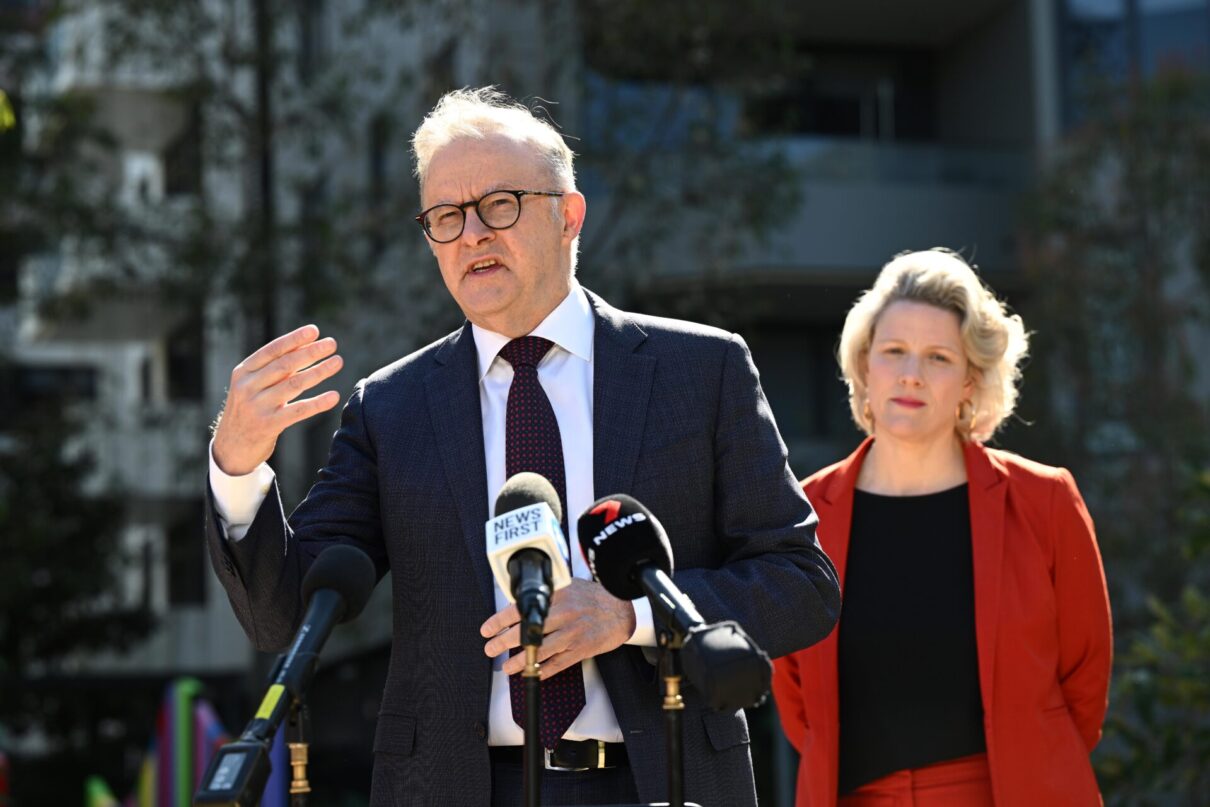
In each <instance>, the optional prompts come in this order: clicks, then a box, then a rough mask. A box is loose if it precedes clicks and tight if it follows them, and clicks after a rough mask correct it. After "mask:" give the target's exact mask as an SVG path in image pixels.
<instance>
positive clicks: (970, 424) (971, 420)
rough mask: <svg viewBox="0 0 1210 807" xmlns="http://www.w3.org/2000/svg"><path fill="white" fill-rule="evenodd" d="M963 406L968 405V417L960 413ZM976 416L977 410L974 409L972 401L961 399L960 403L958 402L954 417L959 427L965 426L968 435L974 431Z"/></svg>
mask: <svg viewBox="0 0 1210 807" xmlns="http://www.w3.org/2000/svg"><path fill="white" fill-rule="evenodd" d="M964 406H969V407H970V416H969V417H968V416H966V415H964V414H962V408H963V407H964ZM977 416H978V412H977V411H976V410H975V402H974V401H970V400H966V401H963V402H962V403H960V404H958V411H957V412H956V413H955V418H956V419H957V421H958V427H959V428H960V429H961V428H965V429H966V433H967V434H968V435H970V434H971V433H973V432H974V431H975V418H976V417H977Z"/></svg>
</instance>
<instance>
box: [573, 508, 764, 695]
mask: <svg viewBox="0 0 1210 807" xmlns="http://www.w3.org/2000/svg"><path fill="white" fill-rule="evenodd" d="M578 529H579V536H580V548H581V549H582V550H583V551H584V557H585V559H586V560H587V561H588V566H589V568H591V569H592V574H593V577H594V578H596V580H597V581H598V582H599V583H600V584H601V585H602V586H604V587H605V590H606V591H608V592H609V593H610V594H612V595H613V596H615V597H617V598H619V599H623V600H633V599H635V598H637V597H641V596H643V595H646V596H647V599H648V600H649V601H650V602H651V610H652V613H653V615H654V616H655V618H656V620H657V621H658V622H659V623H661V624H663V625H664V626H666V627H667V628H668V630H670V631H671V632H672V634H673V639H674V642H675V643H679V644H682V647H681V660H682V662H683V664H684V668H685V677H686V678H688V679H689V680H690V681H691V682H693V684H694V685H695V686H696V687H697V688H698V689H699V690H700V691H701V692H702V694H703V695H704V696H705V699H706V702H707V703H708V704H710V706H711V707H712V708H714V709H716V710H719V711H735V710H736V709H741V708H745V707H750V706H757V705H759V704H760V703H762V702H763V701H764V699H765V696H766V695H767V694H768V691H769V684H770V681H771V680H772V676H773V664H772V662H770V661H769V656H768V655H767V654H766V653H765V652H764V651H763V650H761V649H760V647H758V646H757V645H756V643H755V642H753V641H752V639H751V638H750V637H749V636H748V634H747V633H745V632H744V629H743V628H741V627H740V626H739V624H738V623H736V622H732V621H725V622H718V623H714V624H709V625H708V624H706V623H705V621H704V620H703V619H702V616H701V614H699V613H698V611H697V608H695V607H694V605H693V602H692V601H691V600H690V599H689V597H687V596H686V595H685V594H684V592H682V591H681V590H680V589H679V588H677V586H676V584H675V583H673V582H672V547H671V545H670V544H669V543H668V534H667V533H666V532H665V531H664V527H663V525H662V524H660V522H659V520H658V519H656V517H655V516H654V515H653V514H652V513H651V511H650V510H648V509H647V508H646V507H644V506H643V505H642V504H640V503H639V502H638V501H636V500H635V499H633V498H632V497H630V496H627V495H625V494H621V493H619V494H615V495H612V496H606V497H604V498H602V499H598V500H597V501H596V502H593V504H592V505H591V506H590V507H589V508H588V509H587V510H586V511H585V512H584V514H583V515H582V516H580V519H579V522H578Z"/></svg>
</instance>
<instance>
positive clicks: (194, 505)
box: [165, 499, 206, 606]
mask: <svg viewBox="0 0 1210 807" xmlns="http://www.w3.org/2000/svg"><path fill="white" fill-rule="evenodd" d="M202 508H203V504H202V500H201V499H197V500H194V501H191V502H189V504H188V505H187V506H185V507H183V508H181V515H180V517H178V518H177V519H176V520H175V521H174V522H173V523H172V524H171V525H170V526H169V527H168V531H167V540H168V547H167V552H166V553H165V555H166V557H167V559H168V605H169V606H180V605H204V604H205V602H206V557H205V555H206V542H205V539H204V538H203V535H202V518H203V515H202V513H203V509H202Z"/></svg>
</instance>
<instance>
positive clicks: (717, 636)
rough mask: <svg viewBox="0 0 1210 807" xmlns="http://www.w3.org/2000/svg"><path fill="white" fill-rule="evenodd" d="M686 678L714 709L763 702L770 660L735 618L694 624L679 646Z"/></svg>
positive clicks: (748, 707) (727, 709)
mask: <svg viewBox="0 0 1210 807" xmlns="http://www.w3.org/2000/svg"><path fill="white" fill-rule="evenodd" d="M681 663H682V665H683V666H684V670H685V678H687V679H688V680H689V682H690V683H691V684H693V686H695V687H696V688H697V689H698V691H699V692H701V694H702V697H703V698H704V699H705V701H706V703H707V704H708V705H709V706H710V708H711V709H713V710H715V711H716V712H734V711H736V710H737V709H750V708H752V707H755V706H759V705H760V704H762V703H764V700H765V697H766V696H767V695H768V694H769V685H770V682H771V681H772V678H773V663H772V662H771V661H769V656H768V655H767V654H766V653H765V651H764V650H761V649H760V647H758V646H757V644H756V642H754V641H752V639H751V637H749V636H748V634H747V633H745V632H744V629H743V628H741V627H740V626H739V624H738V623H736V622H730V621H728V622H717V623H715V624H713V625H703V626H701V627H699V628H694V629H693V630H692V631H690V632H689V636H688V638H686V639H685V646H684V647H683V648H681Z"/></svg>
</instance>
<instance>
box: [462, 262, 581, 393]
mask: <svg viewBox="0 0 1210 807" xmlns="http://www.w3.org/2000/svg"><path fill="white" fill-rule="evenodd" d="M595 327H596V321H595V319H594V317H593V313H592V306H591V305H590V304H589V302H588V295H587V294H585V293H584V289H583V288H581V286H580V284H579V283H578V282H576V280H575V278H572V281H571V291H570V292H568V294H567V296H566V297H565V298H563V302H561V303H559V305H558V306H556V307H555V310H554V311H551V312H550V313H549V314H547V315H546V319H544V320H542V321H541V322H540V323H538V327H536V328H534V329H533V330H532V331H530V333H529V335H530V336H541V337H542V338H543V339H549V340H550V341H552V342H554V343H555V344H556V345H558V346H559V347H561V348H563V349H564V350H566V351H567V352H568V353H570V354H572V355H573V356H576V357H577V358H580V359H583V360H584V361H587V362H591V361H592V336H593V330H594V329H595ZM471 333H472V334H473V335H474V337H475V350H476V351H477V352H478V360H479V380H480V381H482V380H483V377H484V376H486V375H487V371H488V370H489V369H491V366H492V362H493V361H495V359H496V354H498V353H499V352H500V350H501V349H502V348H503V347H504V346H505V345H507V344H508V343H509V342H510V341H512V340H511V339H510V338H509V337H507V336H504V335H503V334H499V333H496V332H495V331H489V330H487V329H486V328H480V327H479V326H478V325H474V324H472V325H471Z"/></svg>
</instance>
